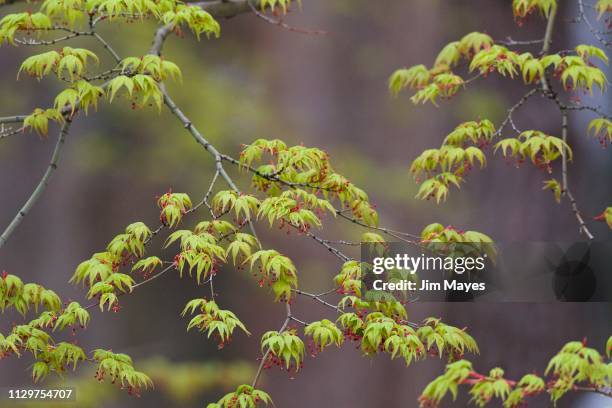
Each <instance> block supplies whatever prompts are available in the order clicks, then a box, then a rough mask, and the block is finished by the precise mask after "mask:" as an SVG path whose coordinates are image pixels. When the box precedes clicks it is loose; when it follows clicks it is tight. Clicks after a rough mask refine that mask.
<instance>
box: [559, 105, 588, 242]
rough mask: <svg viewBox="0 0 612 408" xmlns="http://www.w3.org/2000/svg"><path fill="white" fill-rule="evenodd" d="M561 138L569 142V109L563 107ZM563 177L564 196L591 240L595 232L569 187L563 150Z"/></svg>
mask: <svg viewBox="0 0 612 408" xmlns="http://www.w3.org/2000/svg"><path fill="white" fill-rule="evenodd" d="M561 121H562V122H561V138H562V139H563V142H564V143H565V144H567V126H568V124H567V111H566V110H565V109H563V108H561ZM561 177H562V181H561V184H562V186H561V193H562V194H563V195H564V196H567V198H568V200H569V202H570V205H571V206H572V211H573V212H574V215H575V216H576V220H578V225H579V231H581V232H584V234H585V235H586V236H587V238H588V239H589V240H592V239H594V237H593V234H592V233H591V231H589V228H588V227H587V226H586V223H585V222H584V219H583V218H582V214H581V213H580V210H579V209H578V204H577V203H576V199H575V198H574V195H573V194H572V191H571V190H570V188H569V184H568V181H567V152H562V154H561Z"/></svg>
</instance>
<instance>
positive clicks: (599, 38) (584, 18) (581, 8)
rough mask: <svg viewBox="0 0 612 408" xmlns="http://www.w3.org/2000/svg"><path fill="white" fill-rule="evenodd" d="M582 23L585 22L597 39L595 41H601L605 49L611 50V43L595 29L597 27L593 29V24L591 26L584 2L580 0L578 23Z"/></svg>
mask: <svg viewBox="0 0 612 408" xmlns="http://www.w3.org/2000/svg"><path fill="white" fill-rule="evenodd" d="M580 21H584V22H585V23H586V25H587V27H588V29H589V31H590V32H591V34H593V37H595V39H596V40H597V41H599V42H600V43H601V44H602V45H603V46H604V47H607V48H609V47H610V45H611V44H612V42H611V41H608V40H606V39H605V38H603V37H602V36H601V35H600V34H599V32H598V31H597V30H596V29H595V27H593V24H591V21H590V20H589V18H588V17H587V15H586V13H585V11H584V2H583V0H578V22H580Z"/></svg>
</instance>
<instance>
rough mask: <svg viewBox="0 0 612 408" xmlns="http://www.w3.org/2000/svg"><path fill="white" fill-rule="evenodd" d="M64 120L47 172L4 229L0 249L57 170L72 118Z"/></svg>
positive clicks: (0, 237)
mask: <svg viewBox="0 0 612 408" xmlns="http://www.w3.org/2000/svg"><path fill="white" fill-rule="evenodd" d="M65 120H66V121H65V122H64V125H63V126H62V128H61V130H60V132H59V135H58V137H57V142H56V143H55V148H54V150H53V154H52V155H51V161H50V163H49V166H48V167H47V170H46V171H45V173H44V174H43V176H42V178H41V179H40V182H39V183H38V185H37V186H36V188H35V189H34V191H33V192H32V194H31V195H30V198H28V200H27V201H26V203H25V204H24V205H23V207H21V209H20V210H19V212H18V213H17V215H16V216H15V217H14V218H13V221H11V223H10V224H9V225H8V227H6V229H5V230H4V232H3V233H2V235H1V236H0V248H1V247H2V246H4V244H5V243H6V241H7V240H8V239H9V237H10V236H11V234H12V233H13V231H15V229H16V228H17V227H18V226H19V224H20V223H21V221H23V219H24V218H25V217H26V215H28V213H29V212H30V210H31V209H32V207H33V206H34V204H35V203H36V202H37V201H38V199H39V198H40V196H41V195H42V193H43V192H44V191H45V189H46V188H47V185H48V184H49V181H50V180H51V176H52V175H53V173H54V172H55V170H57V165H58V162H59V159H60V156H61V153H62V150H63V147H64V142H65V139H66V136H67V135H68V131H69V130H70V125H71V124H72V118H66V119H65Z"/></svg>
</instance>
